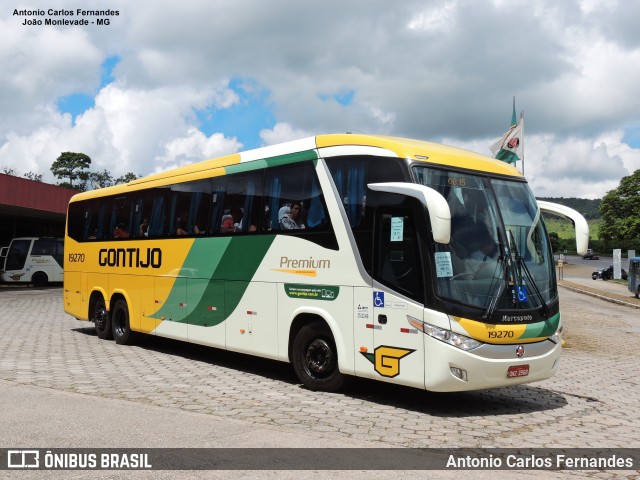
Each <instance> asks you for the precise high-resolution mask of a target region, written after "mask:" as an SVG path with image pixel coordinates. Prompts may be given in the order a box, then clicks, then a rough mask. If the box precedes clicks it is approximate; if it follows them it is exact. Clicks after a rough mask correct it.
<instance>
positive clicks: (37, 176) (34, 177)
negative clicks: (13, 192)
mask: <svg viewBox="0 0 640 480" xmlns="http://www.w3.org/2000/svg"><path fill="white" fill-rule="evenodd" d="M23 176H24V178H28V179H29V180H33V181H34V182H42V174H41V173H35V172H27V173H25V174H24V175H23Z"/></svg>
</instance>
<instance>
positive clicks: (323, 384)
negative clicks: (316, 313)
mask: <svg viewBox="0 0 640 480" xmlns="http://www.w3.org/2000/svg"><path fill="white" fill-rule="evenodd" d="M292 356H293V358H292V363H293V369H294V370H295V372H296V375H297V376H298V379H299V380H300V381H301V382H302V384H303V385H304V386H305V387H306V388H308V389H309V390H314V391H316V390H319V391H324V392H335V391H338V390H339V389H340V388H341V387H342V386H343V385H344V383H345V376H344V375H343V374H342V373H340V370H339V369H338V353H337V350H336V345H335V342H334V340H333V336H332V335H331V331H330V330H329V328H328V327H327V326H326V325H325V324H324V323H322V322H313V323H310V324H307V325H304V326H303V327H302V328H301V329H300V331H299V332H298V334H297V335H296V338H295V340H294V341H293V350H292Z"/></svg>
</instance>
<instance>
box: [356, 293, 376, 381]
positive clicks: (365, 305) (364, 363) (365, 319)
mask: <svg viewBox="0 0 640 480" xmlns="http://www.w3.org/2000/svg"><path fill="white" fill-rule="evenodd" d="M374 328H375V324H374V318H373V297H372V296H371V287H370V286H367V287H354V289H353V346H354V355H355V358H354V366H355V367H354V368H355V374H356V376H358V377H365V378H375V373H374V369H373V364H372V362H371V358H372V355H373V351H374V345H373V331H374Z"/></svg>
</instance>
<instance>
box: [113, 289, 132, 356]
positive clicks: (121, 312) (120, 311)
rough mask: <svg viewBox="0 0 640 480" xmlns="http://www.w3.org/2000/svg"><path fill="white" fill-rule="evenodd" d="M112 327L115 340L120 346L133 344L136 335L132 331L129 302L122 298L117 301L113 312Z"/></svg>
mask: <svg viewBox="0 0 640 480" xmlns="http://www.w3.org/2000/svg"><path fill="white" fill-rule="evenodd" d="M111 327H112V329H113V338H114V339H115V341H116V343H117V344H119V345H129V344H131V343H133V338H134V335H135V333H134V332H132V331H131V325H130V323H129V307H127V302H126V301H125V300H124V299H122V298H120V299H118V300H116V303H114V305H113V309H112V311H111Z"/></svg>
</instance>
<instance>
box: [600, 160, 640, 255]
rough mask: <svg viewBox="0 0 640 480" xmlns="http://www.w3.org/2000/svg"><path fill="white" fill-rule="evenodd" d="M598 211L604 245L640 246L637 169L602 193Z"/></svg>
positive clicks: (635, 247) (626, 247)
mask: <svg viewBox="0 0 640 480" xmlns="http://www.w3.org/2000/svg"><path fill="white" fill-rule="evenodd" d="M600 213H601V214H602V227H601V228H600V237H601V238H602V240H603V242H604V245H605V248H607V249H608V248H621V249H623V250H628V249H637V248H638V247H640V170H636V171H635V172H634V173H633V174H631V175H628V176H626V177H623V178H622V180H620V185H619V186H618V188H615V189H613V190H611V191H610V192H608V193H607V194H606V195H605V196H604V198H603V199H602V204H601V205H600Z"/></svg>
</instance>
